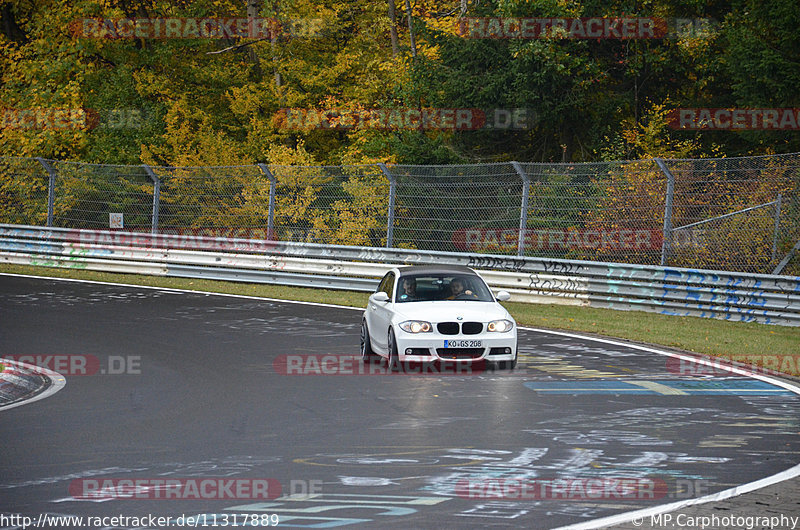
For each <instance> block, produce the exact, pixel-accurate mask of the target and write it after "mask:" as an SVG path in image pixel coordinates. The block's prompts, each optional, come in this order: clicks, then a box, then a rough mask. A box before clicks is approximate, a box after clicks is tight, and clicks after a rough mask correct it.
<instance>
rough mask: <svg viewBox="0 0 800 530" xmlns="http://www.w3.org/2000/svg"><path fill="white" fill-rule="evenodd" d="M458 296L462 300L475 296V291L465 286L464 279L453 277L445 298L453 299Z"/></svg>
mask: <svg viewBox="0 0 800 530" xmlns="http://www.w3.org/2000/svg"><path fill="white" fill-rule="evenodd" d="M459 297H460V298H461V299H462V300H463V299H464V298H476V296H475V293H473V292H472V291H471V290H469V289H466V288H465V286H464V280H462V279H461V278H453V281H451V282H450V296H448V297H447V299H448V300H455V299H457V298H459Z"/></svg>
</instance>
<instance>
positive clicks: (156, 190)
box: [142, 164, 161, 234]
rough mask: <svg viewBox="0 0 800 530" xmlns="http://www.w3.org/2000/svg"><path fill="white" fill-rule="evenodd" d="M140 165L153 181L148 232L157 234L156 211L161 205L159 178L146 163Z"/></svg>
mask: <svg viewBox="0 0 800 530" xmlns="http://www.w3.org/2000/svg"><path fill="white" fill-rule="evenodd" d="M142 167H143V168H144V170H145V171H146V172H147V175H148V176H149V177H150V180H152V181H153V217H152V220H151V222H150V232H151V233H153V234H157V233H158V212H159V208H160V205H161V179H160V178H158V175H156V174H155V172H154V171H153V169H152V168H151V167H150V166H148V165H147V164H143V165H142Z"/></svg>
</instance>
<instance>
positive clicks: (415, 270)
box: [397, 265, 478, 276]
mask: <svg viewBox="0 0 800 530" xmlns="http://www.w3.org/2000/svg"><path fill="white" fill-rule="evenodd" d="M397 270H398V271H400V276H412V275H413V276H417V275H424V274H431V275H436V274H469V275H471V276H477V275H478V273H476V272H475V271H474V270H472V269H470V268H469V267H465V266H463V265H411V266H405V267H398V268H397Z"/></svg>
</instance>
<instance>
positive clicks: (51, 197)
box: [36, 157, 57, 228]
mask: <svg viewBox="0 0 800 530" xmlns="http://www.w3.org/2000/svg"><path fill="white" fill-rule="evenodd" d="M36 160H38V161H39V163H40V164H41V165H42V166H43V167H44V169H45V171H47V174H48V176H49V177H50V182H49V183H48V185H47V227H48V228H49V227H52V226H53V209H54V206H55V202H56V175H57V173H56V170H55V169H54V168H53V166H51V165H50V164H49V163H48V162H47V161H46V160H45V159H44V158H41V157H39V158H37V159H36Z"/></svg>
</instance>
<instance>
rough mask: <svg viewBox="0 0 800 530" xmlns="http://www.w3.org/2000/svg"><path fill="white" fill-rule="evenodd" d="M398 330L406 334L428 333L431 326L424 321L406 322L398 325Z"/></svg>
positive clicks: (431, 328)
mask: <svg viewBox="0 0 800 530" xmlns="http://www.w3.org/2000/svg"><path fill="white" fill-rule="evenodd" d="M400 329H402V330H403V331H405V332H407V333H430V332H431V331H432V330H433V326H431V323H430V322H425V321H424V320H406V321H405V322H401V323H400Z"/></svg>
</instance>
